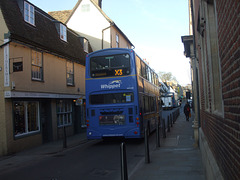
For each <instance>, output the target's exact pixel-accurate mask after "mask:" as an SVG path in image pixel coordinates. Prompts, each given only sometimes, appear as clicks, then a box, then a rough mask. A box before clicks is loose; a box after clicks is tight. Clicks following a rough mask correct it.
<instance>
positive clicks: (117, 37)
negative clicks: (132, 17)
mask: <svg viewBox="0 0 240 180" xmlns="http://www.w3.org/2000/svg"><path fill="white" fill-rule="evenodd" d="M118 47H119V36H118V34H116V48H118Z"/></svg>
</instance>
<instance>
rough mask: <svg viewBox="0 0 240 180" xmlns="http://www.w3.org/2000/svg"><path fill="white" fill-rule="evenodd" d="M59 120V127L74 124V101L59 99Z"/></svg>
mask: <svg viewBox="0 0 240 180" xmlns="http://www.w3.org/2000/svg"><path fill="white" fill-rule="evenodd" d="M57 122H58V127H61V126H66V125H71V124H72V101H71V100H59V101H57Z"/></svg>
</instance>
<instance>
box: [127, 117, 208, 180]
mask: <svg viewBox="0 0 240 180" xmlns="http://www.w3.org/2000/svg"><path fill="white" fill-rule="evenodd" d="M193 120H194V113H192V117H191V118H190V120H189V121H186V119H185V115H184V113H180V115H179V117H178V118H177V120H176V122H175V123H174V124H173V127H171V129H170V132H166V133H167V134H166V135H167V137H166V138H165V139H163V138H161V139H160V147H159V148H156V149H155V150H153V151H151V153H150V163H145V161H143V162H142V164H140V165H139V167H138V168H137V169H136V171H135V172H134V173H133V174H131V176H130V177H129V179H130V180H160V179H161V180H193V179H194V180H205V179H206V176H205V172H204V168H203V164H202V159H201V152H200V149H199V147H196V144H195V140H194V135H193V128H192V125H193V122H192V121H193Z"/></svg>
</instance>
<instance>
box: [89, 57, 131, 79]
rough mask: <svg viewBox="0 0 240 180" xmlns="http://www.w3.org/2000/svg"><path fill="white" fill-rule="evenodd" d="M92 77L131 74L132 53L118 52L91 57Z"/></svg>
mask: <svg viewBox="0 0 240 180" xmlns="http://www.w3.org/2000/svg"><path fill="white" fill-rule="evenodd" d="M90 69H91V71H90V73H91V77H93V78H94V77H104V76H124V75H129V74H130V55H129V54H116V55H111V56H97V57H92V58H91V59H90Z"/></svg>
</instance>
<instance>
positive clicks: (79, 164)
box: [0, 111, 172, 180]
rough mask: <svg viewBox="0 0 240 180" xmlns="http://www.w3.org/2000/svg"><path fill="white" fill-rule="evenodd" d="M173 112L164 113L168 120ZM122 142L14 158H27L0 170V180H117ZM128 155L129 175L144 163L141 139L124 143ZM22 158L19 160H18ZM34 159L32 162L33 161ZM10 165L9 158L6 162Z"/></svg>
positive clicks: (153, 144)
mask: <svg viewBox="0 0 240 180" xmlns="http://www.w3.org/2000/svg"><path fill="white" fill-rule="evenodd" d="M171 112H172V111H163V116H164V117H167V116H168V114H169V113H171ZM121 142H122V140H120V139H117V140H116V139H112V140H105V141H102V140H93V141H88V142H86V143H84V144H81V145H78V146H76V147H72V148H69V149H66V150H64V151H62V152H59V153H54V154H45V155H41V156H38V157H37V156H34V155H33V154H32V155H31V154H24V153H22V155H16V156H19V161H21V160H23V159H24V158H25V156H26V157H28V158H29V159H27V160H25V161H23V163H20V164H21V165H20V166H17V167H14V165H13V163H14V162H12V164H11V163H9V164H8V165H9V168H8V169H6V170H4V171H0V179H16V178H17V179H19V180H21V179H22V180H27V179H35V180H44V179H46V180H47V179H51V180H61V179H84V180H95V179H98V180H101V179H104V180H106V179H109V180H114V179H116V180H117V179H119V178H120V177H121V174H120V173H121V171H120V169H121V166H120V144H121ZM125 143H126V152H127V166H128V174H129V176H130V175H131V174H133V173H134V172H135V171H136V170H137V168H138V166H139V165H140V164H143V163H144V160H145V149H144V140H143V139H142V140H138V139H137V140H136V139H129V140H125ZM149 147H150V153H151V152H152V151H154V150H155V149H156V134H155V132H154V133H153V134H151V135H150V138H149ZM21 157H22V159H21ZM34 159H35V160H34ZM9 162H11V158H10V159H9ZM18 163H19V162H18Z"/></svg>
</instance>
